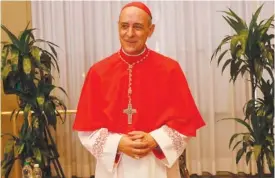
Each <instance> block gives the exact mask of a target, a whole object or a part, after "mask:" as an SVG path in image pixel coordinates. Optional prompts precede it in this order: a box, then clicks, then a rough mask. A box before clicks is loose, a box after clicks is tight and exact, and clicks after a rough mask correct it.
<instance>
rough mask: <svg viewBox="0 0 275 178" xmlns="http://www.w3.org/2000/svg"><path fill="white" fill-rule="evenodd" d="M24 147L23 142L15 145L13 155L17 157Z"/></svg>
mask: <svg viewBox="0 0 275 178" xmlns="http://www.w3.org/2000/svg"><path fill="white" fill-rule="evenodd" d="M24 148H25V143H23V144H21V145H15V147H14V155H15V156H16V157H18V155H21V153H22V152H23V150H24Z"/></svg>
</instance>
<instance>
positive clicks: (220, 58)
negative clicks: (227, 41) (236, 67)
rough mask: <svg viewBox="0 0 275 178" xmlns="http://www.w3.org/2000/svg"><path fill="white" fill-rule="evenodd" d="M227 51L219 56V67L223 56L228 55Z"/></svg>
mask: <svg viewBox="0 0 275 178" xmlns="http://www.w3.org/2000/svg"><path fill="white" fill-rule="evenodd" d="M227 51H228V50H225V51H224V52H222V54H221V55H220V56H219V58H218V65H219V64H220V62H221V60H222V58H223V56H224V55H225V54H226V52H227Z"/></svg>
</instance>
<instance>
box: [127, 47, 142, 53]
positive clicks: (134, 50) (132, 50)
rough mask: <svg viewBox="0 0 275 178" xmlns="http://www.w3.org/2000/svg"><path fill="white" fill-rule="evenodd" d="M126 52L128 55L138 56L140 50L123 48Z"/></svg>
mask: <svg viewBox="0 0 275 178" xmlns="http://www.w3.org/2000/svg"><path fill="white" fill-rule="evenodd" d="M123 49H124V51H125V52H126V53H127V54H138V53H139V52H138V51H139V50H138V49H137V48H134V47H125V48H123Z"/></svg>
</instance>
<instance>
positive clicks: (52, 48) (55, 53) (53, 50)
mask: <svg viewBox="0 0 275 178" xmlns="http://www.w3.org/2000/svg"><path fill="white" fill-rule="evenodd" d="M49 47H50V48H51V50H52V52H53V54H54V56H55V57H56V58H57V52H56V51H55V49H54V47H53V46H52V45H50V44H49Z"/></svg>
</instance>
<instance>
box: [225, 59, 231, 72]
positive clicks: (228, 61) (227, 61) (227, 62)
mask: <svg viewBox="0 0 275 178" xmlns="http://www.w3.org/2000/svg"><path fill="white" fill-rule="evenodd" d="M232 60H233V59H227V60H226V61H225V63H224V65H223V66H222V73H223V71H224V70H225V68H226V66H227V65H228V64H230V62H231V61H232Z"/></svg>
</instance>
